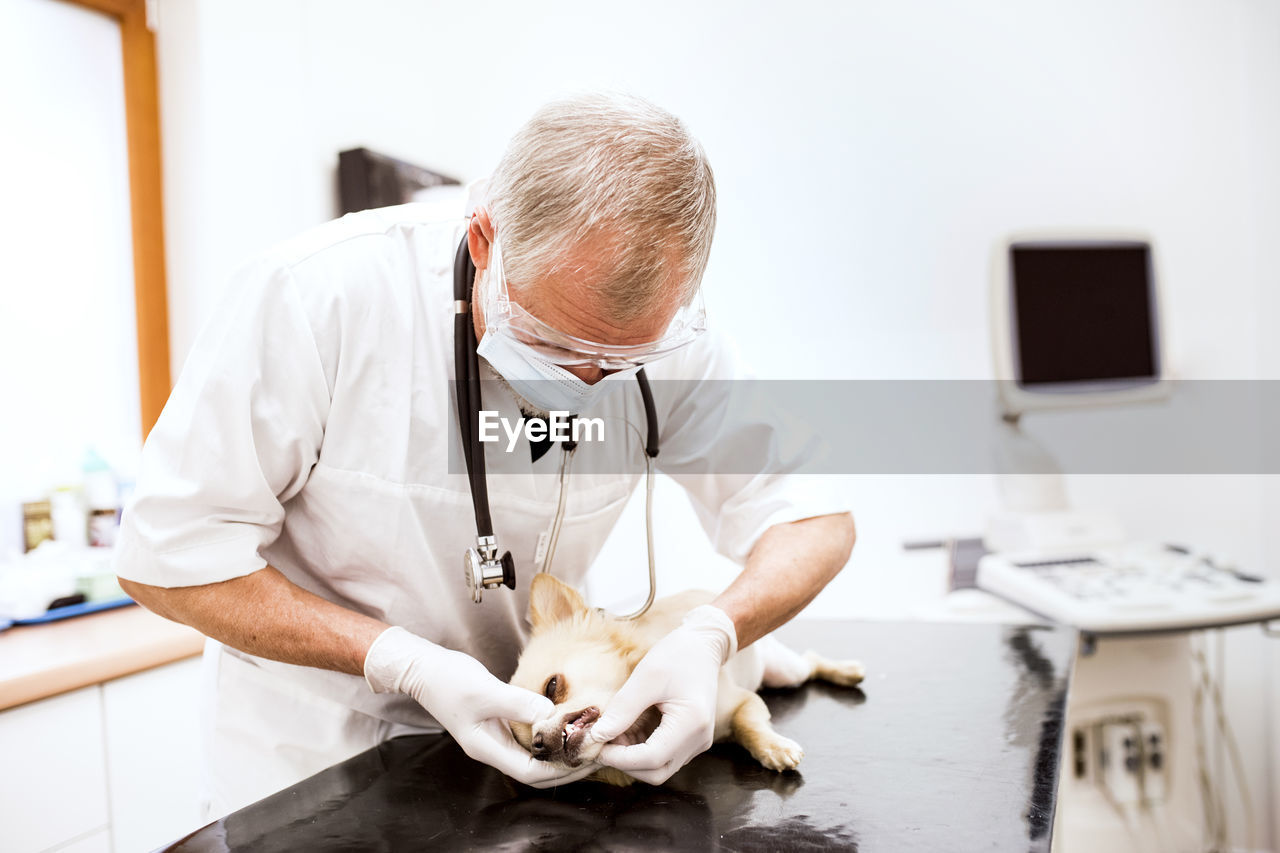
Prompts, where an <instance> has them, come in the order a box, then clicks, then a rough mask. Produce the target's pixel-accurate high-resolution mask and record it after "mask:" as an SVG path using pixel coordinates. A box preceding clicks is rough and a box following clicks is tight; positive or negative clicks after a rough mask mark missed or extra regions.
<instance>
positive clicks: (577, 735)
mask: <svg viewBox="0 0 1280 853" xmlns="http://www.w3.org/2000/svg"><path fill="white" fill-rule="evenodd" d="M599 719H600V709H599V708H597V707H595V706H594V705H593V706H591V707H589V708H583V709H582V710H581V711H579V712H578V713H577V714H573V715H566V716H565V718H564V731H563V733H562V736H563V738H564V741H563V747H564V750H563V754H564V762H565V763H566V764H570V765H573V764H576V763H577V762H578V752H579V751H580V750H581V749H582V742H583V741H584V740H586V737H587V731H588V730H589V729H590V728H591V727H592V726H593V725H595V723H596V721H597V720H599Z"/></svg>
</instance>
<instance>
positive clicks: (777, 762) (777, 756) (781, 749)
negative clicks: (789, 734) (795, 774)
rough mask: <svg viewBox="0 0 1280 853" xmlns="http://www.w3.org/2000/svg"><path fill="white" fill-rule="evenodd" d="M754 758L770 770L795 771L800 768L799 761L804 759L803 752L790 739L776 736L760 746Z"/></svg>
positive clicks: (798, 745)
mask: <svg viewBox="0 0 1280 853" xmlns="http://www.w3.org/2000/svg"><path fill="white" fill-rule="evenodd" d="M755 757H756V760H757V761H759V762H760V763H761V764H763V765H764V766H765V767H768V768H769V769H770V770H777V771H782V770H795V769H796V768H797V767H799V766H800V759H802V758H804V750H803V749H802V748H801V747H800V744H798V743H796V742H795V741H793V740H791V739H790V738H785V737H783V736H782V735H777V736H776V737H774V738H773V739H771V740H770V741H768V742H767V743H763V744H761V745H760V748H759V750H758V751H757V752H756V754H755Z"/></svg>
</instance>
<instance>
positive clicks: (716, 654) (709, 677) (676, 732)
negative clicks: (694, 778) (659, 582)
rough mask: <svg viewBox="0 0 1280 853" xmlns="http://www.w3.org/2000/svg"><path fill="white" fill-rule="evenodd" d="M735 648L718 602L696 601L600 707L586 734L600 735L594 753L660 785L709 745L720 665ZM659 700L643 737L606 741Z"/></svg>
mask: <svg viewBox="0 0 1280 853" xmlns="http://www.w3.org/2000/svg"><path fill="white" fill-rule="evenodd" d="M737 650H738V633H737V629H736V628H734V625H733V620H732V619H730V618H729V615H728V614H727V613H725V612H724V611H723V610H721V609H720V608H718V607H713V606H712V605H710V604H704V605H703V606H701V607H697V608H694V609H693V610H691V611H689V614H688V615H687V616H686V617H685V618H684V622H683V624H681V626H680V627H679V628H677V629H676V630H674V631H672V632H671V633H670V634H668V635H667V636H665V637H663V638H662V639H661V640H659V641H658V642H657V644H655V645H654V647H653V648H652V649H650V650H649V653H648V654H646V655H645V656H644V658H643V659H642V660H641V661H640V663H639V664H638V665H637V666H636V668H635V670H633V671H632V673H631V677H630V678H628V679H627V683H626V684H624V685H622V689H621V690H619V691H618V692H617V694H616V695H614V697H613V699H611V700H610V701H609V704H608V705H607V706H605V709H604V713H603V714H602V715H601V717H600V720H599V722H597V723H596V724H595V725H594V726H592V727H591V737H593V738H595V739H596V740H597V741H600V742H604V743H605V746H604V748H602V749H601V750H600V755H599V757H597V758H596V761H598V762H599V763H600V764H603V765H605V766H606V767H616V768H618V769H619V770H621V771H623V772H625V773H629V774H630V775H632V776H634V777H635V778H637V779H639V780H640V781H641V782H648V783H649V784H651V785H661V784H662V783H663V782H665V781H667V780H668V779H670V778H671V776H672V775H673V774H674V773H675V772H676V771H677V770H679V769H680V768H681V767H683V766H684V765H685V764H687V763H688V762H689V761H690V760H691V759H692V758H693V757H694V756H696V755H698V754H699V753H701V752H703V751H705V750H706V749H707V747H709V746H711V741H712V739H713V736H714V734H715V725H716V693H717V686H718V683H719V679H720V667H721V666H723V665H724V663H725V661H727V660H728V659H729V658H731V657H732V656H733V655H734V654H735V653H736V652H737ZM654 705H657V706H658V710H659V711H661V712H662V722H661V723H659V724H658V727H657V728H656V729H654V731H653V734H651V735H649V739H648V740H646V741H645V742H644V743H639V744H635V745H634V746H620V745H617V744H609V743H607V741H611V740H613V739H615V738H617V737H618V736H619V735H621V734H622V733H623V732H625V731H626V730H627V729H629V728H630V727H631V725H632V724H633V723H634V722H635V721H636V719H637V718H638V717H639V716H640V715H641V714H643V713H644V712H645V710H646V709H648V708H650V707H652V706H654Z"/></svg>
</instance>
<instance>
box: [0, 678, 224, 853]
mask: <svg viewBox="0 0 1280 853" xmlns="http://www.w3.org/2000/svg"><path fill="white" fill-rule="evenodd" d="M199 686H200V659H199V658H191V659H188V660H183V661H179V662H177V663H172V664H168V665H166V666H161V667H157V668H156V669H151V670H146V671H144V672H140V673H137V674H135V675H129V676H125V677H124V678H118V679H115V680H113V681H108V682H106V683H105V684H101V685H95V686H93V687H85V688H82V689H80V690H76V691H73V692H71V693H64V694H62V695H60V696H54V697H52V698H49V699H43V700H41V701H39V702H32V703H30V704H28V705H21V706H19V707H17V708H13V709H10V710H8V711H4V712H0V849H3V850H4V851H5V853H41V851H57V853H64V851H75V853H96V851H102V853H107V851H112V850H114V851H117V853H128V851H135V850H151V849H154V848H156V847H158V846H160V845H162V844H166V843H168V842H170V841H175V840H177V839H178V838H181V837H182V836H184V835H186V834H187V833H189V832H191V831H193V830H195V829H197V828H199V827H200V826H201V825H203V823H204V821H203V820H202V818H201V810H200V716H201V715H200V708H199V694H200V690H199Z"/></svg>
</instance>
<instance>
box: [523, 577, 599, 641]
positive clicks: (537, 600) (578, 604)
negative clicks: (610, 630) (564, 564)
mask: <svg viewBox="0 0 1280 853" xmlns="http://www.w3.org/2000/svg"><path fill="white" fill-rule="evenodd" d="M586 610H587V603H586V602H585V601H583V600H582V596H581V595H579V594H578V591H577V590H576V589H574V588H573V587H571V586H569V585H568V584H566V583H563V582H561V581H559V580H557V579H556V578H554V577H552V576H551V575H549V574H546V573H545V572H540V573H538V574H536V575H534V576H533V583H532V584H531V585H530V586H529V621H530V622H532V623H533V630H535V631H537V630H540V629H542V628H544V627H548V626H550V625H555V624H556V623H558V622H566V621H568V620H570V619H572V618H573V617H574V616H576V615H577V614H579V613H585V612H586Z"/></svg>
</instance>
